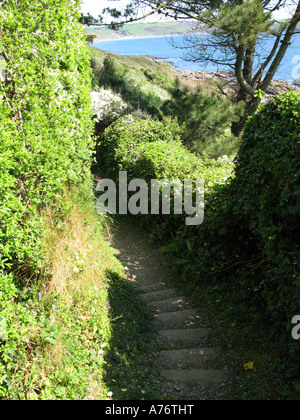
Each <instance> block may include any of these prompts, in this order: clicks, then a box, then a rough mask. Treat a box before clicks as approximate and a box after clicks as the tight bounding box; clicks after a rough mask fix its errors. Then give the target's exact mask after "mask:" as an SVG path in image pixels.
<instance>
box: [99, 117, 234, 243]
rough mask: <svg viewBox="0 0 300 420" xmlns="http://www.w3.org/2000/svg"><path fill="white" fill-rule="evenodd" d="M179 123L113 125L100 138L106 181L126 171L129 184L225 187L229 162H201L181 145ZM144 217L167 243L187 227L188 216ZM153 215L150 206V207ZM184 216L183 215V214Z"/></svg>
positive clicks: (139, 120)
mask: <svg viewBox="0 0 300 420" xmlns="http://www.w3.org/2000/svg"><path fill="white" fill-rule="evenodd" d="M179 132H180V127H179V125H178V123H177V120H174V119H172V118H169V117H168V118H164V119H163V120H162V121H160V120H157V119H151V118H143V117H141V116H139V117H138V116H134V115H128V116H125V117H123V118H121V119H119V120H118V121H116V122H115V123H113V124H111V125H110V126H109V127H108V128H107V129H106V130H105V131H104V133H103V135H102V136H101V137H100V140H99V145H98V150H99V161H98V162H99V165H100V168H101V169H102V170H103V171H104V172H105V175H106V176H107V177H110V178H112V179H114V180H116V181H118V177H119V171H126V172H127V175H128V181H130V180H132V179H135V178H138V179H143V180H145V181H146V182H147V183H148V186H149V188H150V183H151V180H152V179H159V180H163V179H165V180H169V181H174V180H180V181H181V182H182V184H183V182H184V180H185V179H188V180H193V181H196V180H198V179H204V181H205V189H206V191H209V190H210V189H211V188H213V186H214V185H215V184H218V183H223V182H224V181H225V180H226V179H227V177H228V176H230V174H231V172H232V170H233V164H232V162H230V161H229V160H225V161H222V160H219V161H216V160H214V159H205V158H201V159H199V158H198V157H197V156H196V155H194V154H193V153H191V152H189V151H188V150H187V149H186V148H185V147H184V146H183V144H182V142H181V138H180V135H179ZM173 204H174V203H173V200H171V212H170V213H171V214H170V215H151V214H149V215H142V216H141V217H139V221H140V223H142V224H145V225H147V226H149V228H150V229H151V230H152V233H153V234H154V235H157V236H158V237H159V238H160V239H162V240H164V241H167V240H169V239H170V237H171V236H173V235H175V234H176V231H177V229H178V227H179V226H181V225H185V221H184V218H185V217H186V215H185V214H182V215H174V214H173ZM149 212H150V203H149ZM183 213H184V212H183Z"/></svg>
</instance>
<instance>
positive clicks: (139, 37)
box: [93, 32, 208, 43]
mask: <svg viewBox="0 0 300 420" xmlns="http://www.w3.org/2000/svg"><path fill="white" fill-rule="evenodd" d="M184 35H185V34H165V35H143V36H140V35H129V36H115V37H113V38H106V37H96V38H95V39H94V41H93V43H95V42H106V41H107V42H109V41H122V40H130V39H144V38H166V37H175V36H184ZM193 35H208V34H207V33H206V32H199V33H195V34H193Z"/></svg>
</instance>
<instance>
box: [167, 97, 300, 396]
mask: <svg viewBox="0 0 300 420" xmlns="http://www.w3.org/2000/svg"><path fill="white" fill-rule="evenodd" d="M299 117H300V94H299V93H296V92H289V93H286V94H282V95H278V96H277V97H275V98H274V99H273V100H272V101H270V102H269V103H268V104H267V105H265V106H262V107H261V108H260V109H259V111H258V112H257V114H256V115H254V116H253V117H251V118H250V119H249V120H248V122H247V125H246V127H245V131H244V134H243V138H242V145H241V148H240V151H239V153H238V156H237V159H236V169H235V177H234V178H233V179H232V180H231V181H230V182H228V183H227V184H226V185H225V186H222V187H218V188H216V189H215V190H214V192H213V194H211V195H208V196H207V200H206V207H205V218H204V223H203V224H202V225H201V226H199V227H197V228H195V229H194V230H192V231H191V230H190V231H187V230H186V229H184V228H180V229H179V230H178V231H177V235H176V238H174V240H173V241H172V243H171V244H170V246H169V249H168V252H169V254H170V258H172V262H173V266H174V267H176V266H177V268H178V270H179V271H180V272H181V273H182V274H183V275H184V276H187V275H188V276H190V277H192V278H193V279H198V281H199V285H203V284H205V285H206V286H205V290H206V293H207V296H209V299H210V300H212V301H213V302H214V304H216V302H217V303H219V305H220V308H221V309H220V313H221V314H222V316H224V314H225V312H226V313H227V314H228V313H229V311H228V308H230V307H231V308H235V312H236V314H237V315H236V316H237V318H236V319H235V320H234V322H235V323H239V324H240V328H242V326H243V325H246V326H247V329H246V331H247V334H249V335H250V336H251V337H252V340H256V339H258V340H261V339H265V340H267V339H274V337H276V339H279V340H280V341H281V345H282V346H283V348H284V349H285V354H284V356H283V357H284V359H285V361H284V360H282V361H281V368H282V369H286V370H287V377H288V378H292V380H291V382H290V383H291V385H294V390H293V391H289V393H286V394H285V395H286V396H288V397H291V396H296V395H297V396H298V397H299V389H300V386H299V384H300V381H299V375H300V372H299V360H300V355H299V344H298V343H297V341H294V340H293V339H292V337H291V330H292V328H293V326H292V325H291V320H292V318H293V316H295V315H297V314H300V274H299V261H300V248H299V244H300V229H299V228H300V225H299V217H300V199H299V197H300V149H299V138H300V130H299ZM268 337H269V338H268ZM272 337H273V338H272ZM288 355H289V356H290V359H289V358H288V357H287V356H288ZM290 392H292V393H290Z"/></svg>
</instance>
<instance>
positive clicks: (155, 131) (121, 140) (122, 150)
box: [97, 115, 180, 176]
mask: <svg viewBox="0 0 300 420" xmlns="http://www.w3.org/2000/svg"><path fill="white" fill-rule="evenodd" d="M179 131H180V128H179V126H178V124H177V122H176V121H175V120H172V119H170V118H165V119H163V121H158V120H154V119H151V118H143V116H142V117H139V116H136V115H127V116H125V117H123V118H121V119H119V120H118V121H116V122H115V123H113V124H111V125H110V126H109V127H108V128H107V129H106V130H105V132H104V133H103V135H102V136H101V137H100V139H99V144H98V159H97V161H98V164H99V166H100V168H101V169H103V170H104V171H105V172H106V173H107V175H109V176H118V172H119V170H120V167H121V166H120V165H121V162H122V159H123V154H124V159H128V156H131V158H132V159H135V158H134V156H135V155H136V153H137V152H136V147H137V146H138V145H140V144H142V143H143V144H144V143H153V142H156V141H164V142H173V141H175V142H178V143H179V142H180V138H179V134H178V133H179Z"/></svg>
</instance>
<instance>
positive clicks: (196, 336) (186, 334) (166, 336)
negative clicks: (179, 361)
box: [158, 328, 211, 349]
mask: <svg viewBox="0 0 300 420" xmlns="http://www.w3.org/2000/svg"><path fill="white" fill-rule="evenodd" d="M210 332H211V329H210V328H189V329H174V330H160V331H158V341H159V344H160V345H162V346H168V347H170V348H172V349H180V348H192V347H195V346H199V345H201V344H203V343H205V339H206V338H207V337H208V335H209V333H210Z"/></svg>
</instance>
